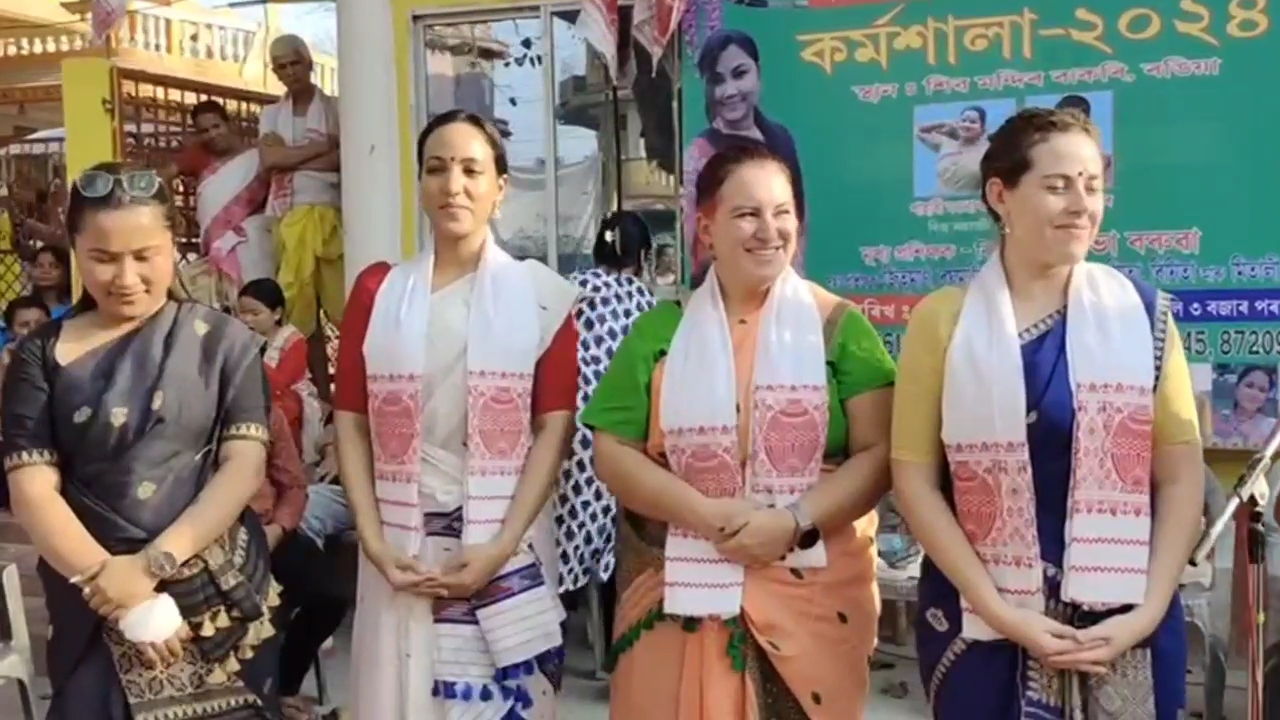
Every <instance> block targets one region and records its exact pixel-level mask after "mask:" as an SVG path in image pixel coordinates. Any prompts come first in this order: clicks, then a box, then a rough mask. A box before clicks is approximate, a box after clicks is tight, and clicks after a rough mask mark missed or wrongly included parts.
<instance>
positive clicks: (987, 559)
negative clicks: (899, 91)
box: [942, 255, 1155, 640]
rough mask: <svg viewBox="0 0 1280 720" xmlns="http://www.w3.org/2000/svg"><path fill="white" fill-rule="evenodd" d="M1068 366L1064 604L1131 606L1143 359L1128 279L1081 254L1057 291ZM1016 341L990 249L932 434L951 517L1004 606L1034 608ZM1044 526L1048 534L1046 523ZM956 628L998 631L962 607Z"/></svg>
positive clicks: (1142, 528)
mask: <svg viewBox="0 0 1280 720" xmlns="http://www.w3.org/2000/svg"><path fill="white" fill-rule="evenodd" d="M1066 322H1067V329H1066V353H1067V354H1066V361H1067V368H1068V370H1069V373H1070V381H1071V388H1072V393H1073V397H1074V404H1075V428H1074V435H1075V438H1074V441H1073V442H1072V462H1071V488H1070V495H1069V497H1068V503H1069V507H1068V509H1067V527H1066V528H1064V531H1065V536H1066V554H1065V557H1064V558H1063V565H1064V567H1063V572H1064V575H1063V581H1062V590H1061V592H1062V599H1063V600H1065V601H1067V602H1071V603H1076V604H1079V605H1083V606H1086V607H1090V608H1107V607H1114V606H1117V605H1126V604H1137V603H1140V602H1142V600H1143V597H1144V595H1145V593H1146V586H1147V562H1148V559H1149V556H1150V545H1151V454H1152V448H1153V444H1152V442H1153V441H1152V437H1153V435H1152V426H1153V419H1154V414H1153V404H1152V403H1153V397H1154V394H1155V393H1154V390H1155V387H1154V385H1155V362H1154V360H1153V352H1152V342H1153V339H1152V334H1151V322H1150V319H1149V318H1148V316H1147V312H1146V309H1145V307H1144V306H1143V303H1142V299H1141V297H1139V295H1138V292H1137V290H1136V289H1135V288H1134V286H1133V283H1132V282H1131V281H1130V280H1129V279H1128V278H1127V277H1125V276H1124V275H1123V274H1121V273H1120V272H1119V271H1117V270H1114V269H1112V268H1110V267H1108V266H1106V265H1100V264H1096V263H1090V262H1082V263H1080V264H1079V265H1077V266H1076V267H1075V268H1074V269H1073V270H1072V272H1071V279H1070V282H1069V286H1068V291H1067V310H1066ZM1022 378H1023V371H1022V347H1021V343H1020V341H1019V332H1018V328H1017V325H1016V322H1015V320H1014V314H1013V302H1012V300H1011V298H1010V295H1009V286H1008V281H1007V279H1006V278H1005V273H1004V266H1003V264H1002V262H1001V260H1000V257H999V255H996V256H994V257H992V258H991V259H990V260H988V261H987V263H986V265H985V266H983V268H982V269H981V270H980V271H979V272H978V274H977V275H976V276H975V277H974V278H973V280H972V281H971V282H970V284H969V286H968V288H967V290H966V292H965V297H964V305H963V307H962V309H961V311H960V317H959V320H958V321H957V324H956V328H955V333H954V335H953V336H952V339H951V344H950V346H949V348H948V350H947V360H946V373H945V377H944V383H943V392H942V441H943V444H944V445H945V448H946V456H947V463H948V465H949V466H950V470H951V480H952V487H953V489H954V494H955V504H956V515H957V516H958V518H959V521H960V526H961V527H962V528H963V529H964V532H965V535H966V536H967V537H968V538H969V542H971V543H972V544H973V548H974V550H976V551H977V553H978V557H979V558H980V559H981V560H982V562H983V564H984V565H985V566H986V568H987V572H988V573H990V575H991V579H992V580H993V581H994V583H995V586H996V589H997V590H998V591H999V593H1000V595H1001V597H1003V598H1004V600H1005V601H1006V602H1008V603H1009V604H1011V605H1013V606H1015V607H1021V608H1026V609H1031V610H1036V611H1039V612H1043V611H1044V609H1045V587H1044V567H1043V564H1042V563H1041V560H1040V545H1039V528H1037V527H1036V500H1035V484H1034V482H1033V480H1032V475H1031V458H1030V454H1029V450H1028V445H1027V424H1028V422H1029V421H1034V418H1035V417H1036V416H1035V415H1032V414H1030V412H1031V411H1036V410H1037V408H1029V407H1028V406H1027V389H1026V387H1025V383H1024V382H1023V380H1022ZM1044 532H1048V533H1053V532H1059V529H1058V528H1044ZM961 605H962V609H963V614H964V618H963V628H962V634H963V635H964V636H965V637H968V638H972V639H976V640H994V639H999V635H998V634H997V633H996V632H995V631H994V630H992V629H991V628H990V627H989V626H988V625H987V624H986V623H985V622H983V621H982V619H981V618H979V617H978V616H977V615H976V614H974V612H973V609H972V607H971V606H970V605H969V604H968V603H967V602H965V601H964V600H963V599H962V601H961Z"/></svg>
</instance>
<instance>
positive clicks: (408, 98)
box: [391, 0, 530, 259]
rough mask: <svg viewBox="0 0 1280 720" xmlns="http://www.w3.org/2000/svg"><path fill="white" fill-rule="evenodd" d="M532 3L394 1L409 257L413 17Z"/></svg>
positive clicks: (413, 231)
mask: <svg viewBox="0 0 1280 720" xmlns="http://www.w3.org/2000/svg"><path fill="white" fill-rule="evenodd" d="M529 4H530V3H528V2H527V1H526V2H518V1H517V0H391V13H392V15H391V22H392V24H393V32H394V35H395V44H396V46H395V53H396V54H395V58H396V70H397V72H396V84H397V86H398V88H397V91H396V110H397V112H398V114H399V116H400V148H401V152H400V198H401V202H400V220H401V222H400V228H401V230H400V249H401V252H402V253H403V254H404V257H405V258H406V259H408V258H411V257H413V256H414V255H416V254H417V253H418V218H419V215H420V212H419V210H418V179H417V172H418V166H417V158H415V157H413V153H414V147H415V141H416V140H417V139H418V131H419V130H421V129H422V128H419V127H417V124H418V120H417V118H416V117H414V112H413V92H414V77H413V19H414V16H416V15H426V14H429V13H432V12H457V11H460V10H470V9H491V8H498V7H509V6H515V5H529Z"/></svg>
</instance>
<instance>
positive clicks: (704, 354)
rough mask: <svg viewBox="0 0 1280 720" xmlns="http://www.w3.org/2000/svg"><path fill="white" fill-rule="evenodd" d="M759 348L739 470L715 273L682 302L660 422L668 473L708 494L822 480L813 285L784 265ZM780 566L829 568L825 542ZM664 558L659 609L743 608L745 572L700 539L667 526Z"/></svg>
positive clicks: (766, 491) (776, 497) (728, 351)
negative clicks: (746, 450) (747, 440)
mask: <svg viewBox="0 0 1280 720" xmlns="http://www.w3.org/2000/svg"><path fill="white" fill-rule="evenodd" d="M755 352H756V357H755V374H754V377H753V378H752V379H751V414H750V418H751V428H750V442H751V448H750V452H749V453H747V454H746V458H747V461H746V463H745V469H744V463H743V455H742V453H741V448H740V444H739V441H738V412H737V406H738V383H737V380H736V374H735V370H734V362H733V359H734V356H733V341H732V338H731V335H730V333H729V324H728V319H727V318H726V316H725V309H724V301H723V300H722V299H721V296H720V283H719V280H718V279H717V278H716V273H715V270H714V269H712V270H711V272H710V273H709V274H708V275H707V279H706V280H705V281H704V282H703V284H702V286H701V287H700V288H699V289H698V290H697V291H695V292H694V293H693V296H692V297H690V298H689V302H688V303H687V304H686V306H685V311H684V316H683V317H682V318H681V320H680V325H679V327H677V329H676V333H675V337H674V338H673V339H672V341H671V348H670V351H669V352H668V353H667V357H666V365H665V370H664V372H663V380H662V389H661V393H662V395H661V412H660V422H661V427H662V430H663V433H664V435H665V438H666V452H667V458H668V460H669V462H670V466H671V471H672V472H674V473H675V474H676V475H677V476H679V477H680V478H681V479H683V480H684V481H685V482H688V483H689V484H690V485H693V486H694V487H695V488H697V489H698V490H699V491H701V492H702V494H703V495H706V496H708V497H714V498H731V497H746V498H749V499H751V500H753V501H755V502H757V503H759V504H761V505H763V506H772V507H785V506H786V505H788V504H790V503H791V502H793V501H794V500H796V499H797V498H799V497H800V496H801V495H803V494H804V492H805V491H806V490H808V489H809V488H810V487H812V486H813V484H814V483H815V482H817V480H818V474H819V472H820V471H821V469H822V456H823V452H824V450H825V448H826V442H827V425H828V415H827V413H828V409H829V408H828V402H829V401H828V394H827V372H826V347H825V342H824V339H823V320H822V316H821V313H820V312H819V310H818V307H817V304H816V303H815V301H814V298H813V291H812V289H811V288H810V287H809V286H808V284H807V283H806V282H805V281H804V280H802V279H801V278H800V276H799V275H797V274H796V273H795V271H794V270H791V269H790V268H788V269H787V270H786V271H784V272H783V274H782V275H781V276H780V277H779V278H778V280H777V281H775V282H774V284H773V287H772V289H771V290H770V292H769V296H768V299H767V301H766V302H765V306H764V309H763V311H762V313H761V318H760V330H759V336H758V339H757V342H756V350H755ZM783 562H784V563H785V564H786V565H787V566H789V567H825V566H826V564H827V554H826V548H825V546H824V545H822V544H821V543H819V544H818V545H817V546H815V547H813V548H811V549H809V550H806V551H795V552H792V553H790V554H789V555H788V556H787V557H786V559H785V560H784V561H783ZM665 565H666V566H665V576H666V579H665V588H664V598H663V609H664V611H665V612H667V613H669V614H672V615H683V616H692V617H721V618H729V617H733V616H736V615H737V614H738V613H739V611H740V610H741V608H742V589H743V581H744V578H745V571H744V568H743V566H741V565H738V564H737V563H734V562H731V561H730V560H728V559H727V558H725V557H724V556H723V555H721V554H720V553H719V552H718V551H717V550H716V547H715V545H714V544H713V543H712V542H711V541H710V540H708V539H707V538H704V537H702V536H701V535H698V534H697V533H694V532H692V531H690V530H688V529H686V528H678V527H675V526H672V527H671V528H670V529H669V530H668V533H667V544H666V558H665Z"/></svg>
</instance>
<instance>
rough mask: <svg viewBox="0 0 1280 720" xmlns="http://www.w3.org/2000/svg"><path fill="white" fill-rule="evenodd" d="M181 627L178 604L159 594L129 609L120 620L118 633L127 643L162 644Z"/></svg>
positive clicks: (167, 596)
mask: <svg viewBox="0 0 1280 720" xmlns="http://www.w3.org/2000/svg"><path fill="white" fill-rule="evenodd" d="M181 627H182V613H181V612H180V611H179V610H178V603H176V602H174V601H173V598H172V597H170V596H169V594H168V593H160V594H159V595H156V596H155V597H153V598H151V599H150V600H148V601H146V602H144V603H142V604H141V605H137V606H135V607H133V608H131V609H130V610H129V611H128V612H126V613H125V614H124V617H123V618H121V619H120V631H121V632H123V633H124V637H125V639H126V640H128V641H129V642H134V643H162V642H164V641H165V640H168V639H169V638H171V637H173V636H174V635H176V634H177V633H178V630H179V629H180V628H181Z"/></svg>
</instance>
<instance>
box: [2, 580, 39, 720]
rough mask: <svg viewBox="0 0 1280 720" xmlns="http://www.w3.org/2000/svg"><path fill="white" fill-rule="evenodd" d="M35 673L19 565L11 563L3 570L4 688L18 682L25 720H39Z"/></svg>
mask: <svg viewBox="0 0 1280 720" xmlns="http://www.w3.org/2000/svg"><path fill="white" fill-rule="evenodd" d="M35 674H36V673H35V667H34V666H33V664H32V661H31V635H30V633H29V632H27V612H26V610H25V609H24V608H23V605H22V584H21V581H20V580H19V577H18V566H17V565H13V564H10V565H6V566H5V568H4V569H3V570H0V686H3V685H5V684H8V683H9V682H15V683H17V685H18V695H19V697H20V698H21V700H22V716H23V718H25V720H36V697H35V689H34V687H33V686H32V682H33V681H34V679H35Z"/></svg>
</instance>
